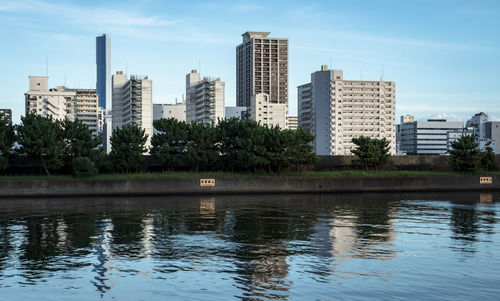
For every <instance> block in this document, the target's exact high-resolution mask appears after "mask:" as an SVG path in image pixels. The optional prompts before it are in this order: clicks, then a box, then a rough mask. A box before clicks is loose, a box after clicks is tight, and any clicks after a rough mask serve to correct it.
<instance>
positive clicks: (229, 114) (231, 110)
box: [225, 107, 248, 120]
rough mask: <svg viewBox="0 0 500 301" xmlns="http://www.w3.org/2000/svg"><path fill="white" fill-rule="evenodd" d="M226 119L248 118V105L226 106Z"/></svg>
mask: <svg viewBox="0 0 500 301" xmlns="http://www.w3.org/2000/svg"><path fill="white" fill-rule="evenodd" d="M225 110H226V112H225V115H226V119H231V118H238V119H241V120H243V119H246V118H247V117H246V116H247V110H248V108H247V107H226V108H225Z"/></svg>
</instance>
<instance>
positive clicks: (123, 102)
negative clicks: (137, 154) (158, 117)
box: [112, 71, 153, 147]
mask: <svg viewBox="0 0 500 301" xmlns="http://www.w3.org/2000/svg"><path fill="white" fill-rule="evenodd" d="M112 85H113V93H112V95H113V104H112V106H113V111H112V114H113V115H112V116H113V118H112V122H113V130H114V129H116V128H119V127H123V126H126V125H135V126H137V127H140V128H142V129H144V131H145V132H146V135H148V140H147V143H146V147H150V146H151V137H152V136H153V82H152V80H150V79H148V77H147V76H144V77H141V76H137V75H131V76H130V78H129V79H127V75H126V74H124V73H123V72H122V71H117V72H116V74H113V77H112Z"/></svg>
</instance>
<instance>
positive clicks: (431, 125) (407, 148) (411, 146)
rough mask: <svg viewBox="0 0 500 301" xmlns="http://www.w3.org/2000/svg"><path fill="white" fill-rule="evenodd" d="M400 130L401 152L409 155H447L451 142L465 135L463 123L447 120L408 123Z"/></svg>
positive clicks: (401, 126)
mask: <svg viewBox="0 0 500 301" xmlns="http://www.w3.org/2000/svg"><path fill="white" fill-rule="evenodd" d="M400 128H401V146H400V147H401V151H403V152H405V153H406V154H408V155H445V154H447V153H448V147H449V144H450V143H451V141H454V140H456V139H459V138H460V137H461V136H462V135H464V132H463V130H464V125H463V123H462V122H461V121H446V119H428V120H427V121H414V122H407V123H403V124H401V125H400ZM465 134H466V133H465Z"/></svg>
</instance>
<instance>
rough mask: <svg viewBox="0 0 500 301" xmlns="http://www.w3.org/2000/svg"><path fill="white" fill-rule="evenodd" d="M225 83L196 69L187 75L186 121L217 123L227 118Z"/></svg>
mask: <svg viewBox="0 0 500 301" xmlns="http://www.w3.org/2000/svg"><path fill="white" fill-rule="evenodd" d="M224 94H225V83H224V82H223V81H221V80H220V78H215V79H211V78H208V77H204V78H203V79H200V74H199V73H198V72H197V71H196V70H192V71H191V73H188V74H187V75H186V122H201V123H205V124H211V123H213V124H217V123H218V122H219V119H221V120H222V119H224V118H225V107H224V97H225V96H224Z"/></svg>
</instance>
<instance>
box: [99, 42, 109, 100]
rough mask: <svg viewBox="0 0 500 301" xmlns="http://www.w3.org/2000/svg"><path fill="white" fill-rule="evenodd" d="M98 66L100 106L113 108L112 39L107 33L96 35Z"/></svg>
mask: <svg viewBox="0 0 500 301" xmlns="http://www.w3.org/2000/svg"><path fill="white" fill-rule="evenodd" d="M96 66H97V77H96V78H97V82H96V91H97V95H99V106H100V107H101V108H103V109H105V110H111V39H110V37H109V36H108V35H106V34H103V35H102V36H99V37H96Z"/></svg>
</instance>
